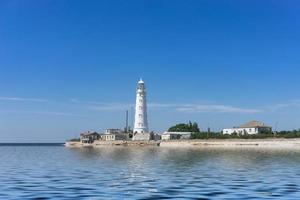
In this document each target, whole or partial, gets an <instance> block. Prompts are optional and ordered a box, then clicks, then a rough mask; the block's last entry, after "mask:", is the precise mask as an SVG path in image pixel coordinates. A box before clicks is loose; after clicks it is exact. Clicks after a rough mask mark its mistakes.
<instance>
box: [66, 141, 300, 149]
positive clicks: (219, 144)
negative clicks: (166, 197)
mask: <svg viewBox="0 0 300 200" xmlns="http://www.w3.org/2000/svg"><path fill="white" fill-rule="evenodd" d="M65 146H66V147H68V148H84V147H92V148H103V147H116V146H124V147H146V146H157V147H165V148H187V147H188V148H281V149H287V148H293V149H295V148H299V149H300V138H291V139H284V138H270V139H208V140H169V141H95V142H94V143H93V144H83V143H81V142H66V143H65Z"/></svg>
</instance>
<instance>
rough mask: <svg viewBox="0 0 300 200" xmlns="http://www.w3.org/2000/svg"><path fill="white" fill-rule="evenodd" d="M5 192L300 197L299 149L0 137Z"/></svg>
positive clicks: (22, 195) (21, 195)
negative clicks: (79, 143)
mask: <svg viewBox="0 0 300 200" xmlns="http://www.w3.org/2000/svg"><path fill="white" fill-rule="evenodd" d="M0 158H1V159H0V160H1V161H0V199H300V151H296V150H295V151H291V150H263V149H260V150H257V149H235V150H224V149H219V150H200V149H188V148H185V149H178V148H177V149H176V148H162V147H114V148H113V147H111V148H102V149H93V148H84V149H69V148H65V147H64V146H63V145H61V144H43V145H41V144H35V145H32V144H23V145H20V144H9V145H0Z"/></svg>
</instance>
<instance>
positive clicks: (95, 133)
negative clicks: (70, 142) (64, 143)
mask: <svg viewBox="0 0 300 200" xmlns="http://www.w3.org/2000/svg"><path fill="white" fill-rule="evenodd" d="M89 135H99V134H98V133H97V132H93V133H92V132H87V133H81V134H80V136H89Z"/></svg>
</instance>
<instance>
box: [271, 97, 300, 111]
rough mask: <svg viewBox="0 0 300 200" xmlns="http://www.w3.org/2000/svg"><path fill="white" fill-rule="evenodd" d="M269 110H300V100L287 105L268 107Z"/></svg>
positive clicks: (291, 101)
mask: <svg viewBox="0 0 300 200" xmlns="http://www.w3.org/2000/svg"><path fill="white" fill-rule="evenodd" d="M266 108H267V110H270V111H278V110H281V109H286V108H300V100H290V101H288V102H286V103H279V104H274V105H269V106H266Z"/></svg>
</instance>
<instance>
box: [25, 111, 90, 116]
mask: <svg viewBox="0 0 300 200" xmlns="http://www.w3.org/2000/svg"><path fill="white" fill-rule="evenodd" d="M29 113H31V114H37V115H53V116H64V117H84V116H82V115H78V114H73V113H65V112H50V111H34V112H29Z"/></svg>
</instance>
